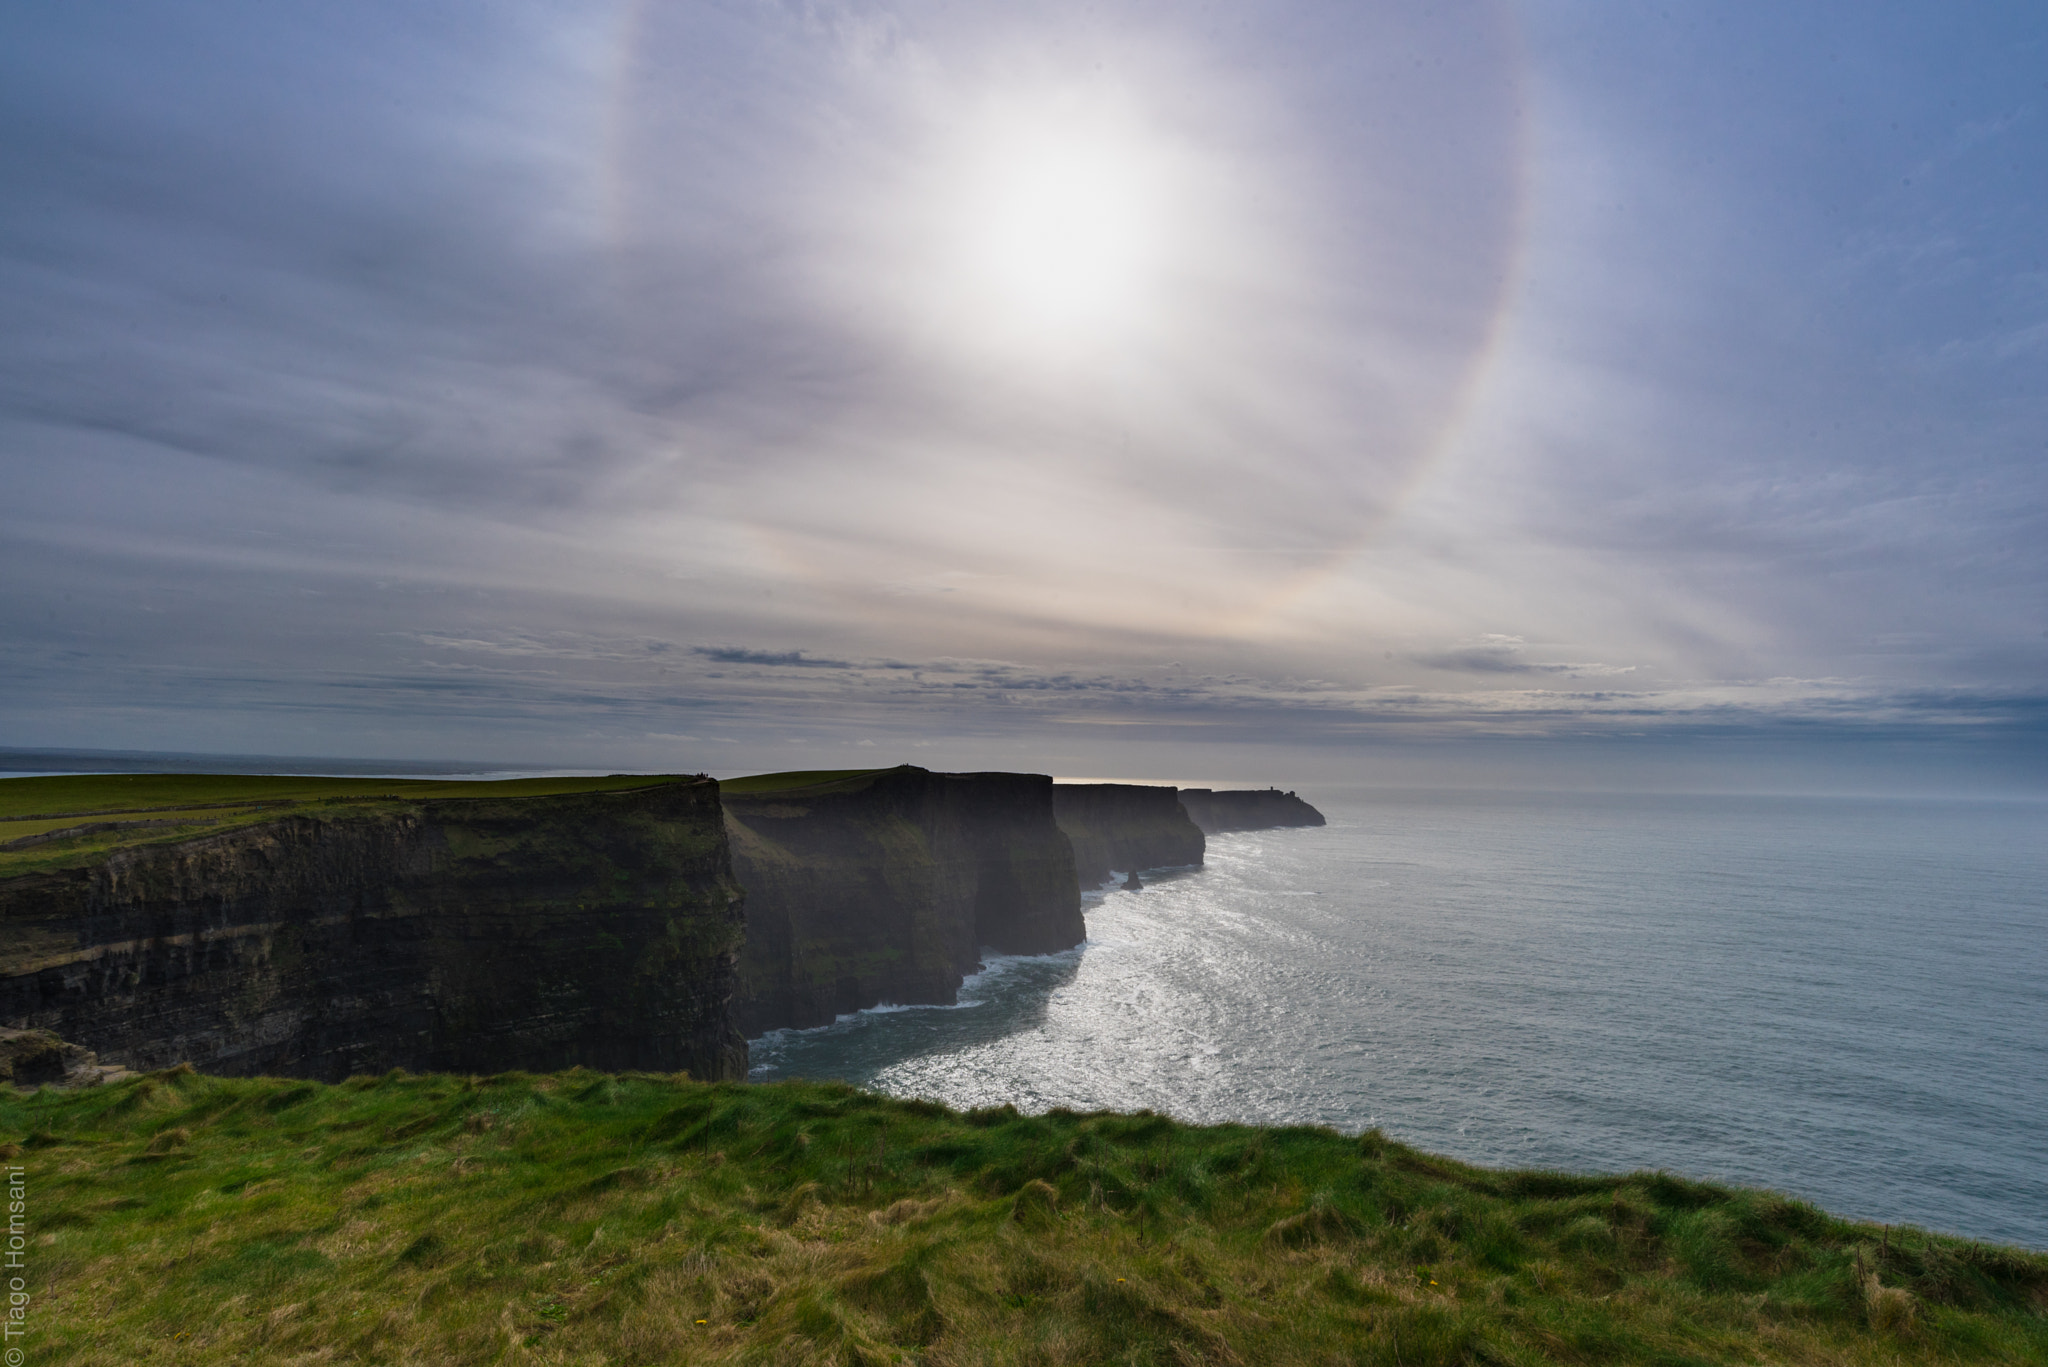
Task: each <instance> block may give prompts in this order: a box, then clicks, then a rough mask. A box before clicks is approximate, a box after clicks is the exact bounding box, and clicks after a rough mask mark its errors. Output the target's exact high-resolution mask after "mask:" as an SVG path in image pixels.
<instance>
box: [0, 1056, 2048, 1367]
mask: <svg viewBox="0 0 2048 1367" xmlns="http://www.w3.org/2000/svg"><path fill="white" fill-rule="evenodd" d="M0 1134H4V1135H5V1137H6V1138H7V1139H9V1140H11V1141H13V1144H11V1145H10V1146H9V1147H7V1148H5V1149H0V1155H5V1158H6V1163H7V1164H11V1165H19V1166H20V1167H21V1168H22V1169H24V1170H25V1176H26V1182H27V1185H26V1202H27V1212H28V1214H27V1222H28V1232H29V1249H28V1254H27V1257H26V1260H25V1261H26V1262H27V1265H28V1267H27V1271H26V1273H25V1274H24V1275H25V1276H26V1278H27V1281H28V1286H29V1293H30V1295H31V1298H32V1299H31V1302H30V1305H31V1308H30V1310H29V1312H28V1323H29V1325H30V1337H29V1338H27V1339H26V1340H10V1344H12V1343H16V1342H19V1343H21V1345H22V1346H23V1347H25V1348H26V1349H27V1350H28V1354H29V1360H30V1361H32V1362H34V1363H37V1364H52V1363H67V1364H115V1363H121V1364H127V1363H137V1362H141V1363H186V1362H201V1361H204V1362H252V1363H254V1362H260V1363H293V1362H306V1363H312V1362H320V1363H394V1364H396V1363H419V1364H427V1363H433V1364H446V1363H455V1364H467V1363H475V1364H483V1363H548V1364H609V1363H617V1364H628V1363H632V1364H643V1363H741V1362H746V1363H789V1364H799V1363H845V1364H856V1363H892V1362H893V1363H926V1364H968V1363H974V1364H982V1363H987V1364H1048V1365H1049V1364H1065V1363H1072V1364H1083V1363H1088V1364H1094V1363H1134V1364H1135V1363H1156V1364H1185V1363H1261V1364H1263V1363H1274V1364H1310V1363H1314V1364H1327V1363H1371V1364H1387V1365H1388V1367H1440V1365H1441V1364H1450V1363H1482V1362H1486V1363H1523V1364H1535V1363H1609V1362H1640V1363H1667V1364H1682V1363H1724V1362H1725V1363H1755V1362H1758V1361H1766V1362H1775V1363H1812V1364H1862V1363H1869V1364H1880V1363H1883V1364H1890V1363H1915V1362H1955V1361H1968V1362H1973V1363H1975V1362H1990V1363H2015V1364H2017V1363H2041V1362H2044V1361H2048V1257H2043V1256H2041V1255H2038V1254H2029V1253H2023V1252H2019V1251H2017V1250H2012V1249H2004V1248H1997V1247H1992V1246H1988V1245H1983V1244H1975V1243H1969V1242H1966V1241H1963V1240H1958V1239H1952V1238H1945V1237H1939V1236H1935V1235H1930V1234H1926V1233H1922V1232H1920V1231H1917V1230H1910V1229H1890V1230H1884V1229H1880V1228H1879V1227H1877V1226H1873V1225H1858V1224H1851V1223H1847V1222H1844V1221H1840V1220H1836V1219H1833V1218H1831V1217H1829V1216H1827V1215H1825V1214H1823V1213H1821V1212H1820V1211H1818V1210H1815V1209H1814V1208H1813V1207H1811V1206H1808V1205H1804V1204H1801V1203H1798V1202H1794V1201H1788V1200H1785V1199H1783V1198H1781V1197H1778V1196H1774V1195H1770V1194H1767V1193H1763V1192H1755V1191H1739V1190H1731V1189H1728V1188H1724V1187H1717V1186H1709V1185H1704V1184H1700V1183H1693V1182H1687V1181H1681V1180H1679V1179H1676V1178H1673V1177H1669V1176H1664V1175H1659V1174H1644V1173H1638V1174H1635V1175H1631V1176H1625V1177H1572V1176H1564V1175H1560V1174H1555V1173H1536V1172H1521V1173H1517V1172H1492V1171H1487V1170H1483V1169H1478V1168H1471V1167H1466V1166H1463V1165H1461V1164H1457V1163H1452V1162H1448V1161H1445V1160H1442V1159H1436V1158H1431V1157H1428V1156H1426V1155H1424V1154H1421V1153H1417V1152H1415V1151H1413V1150H1411V1149H1407V1148H1404V1147H1402V1146H1401V1145H1399V1144H1394V1143H1391V1142H1388V1141H1386V1140H1384V1139H1383V1138H1381V1137H1380V1136H1378V1135H1377V1134H1367V1135H1365V1136H1363V1137H1361V1138H1347V1137H1344V1136H1340V1135H1338V1134H1336V1133H1334V1132H1331V1131H1329V1130H1322V1129H1307V1128H1295V1129H1255V1128H1248V1127H1242V1126H1216V1127H1204V1128H1197V1127H1192V1126H1185V1125H1179V1124H1176V1123H1174V1122H1172V1121H1169V1120H1166V1119H1163V1118H1161V1117H1158V1116H1153V1115H1147V1114H1139V1115H1106V1114H1102V1115H1075V1114H1071V1113H1061V1112H1054V1113H1052V1114H1050V1115H1045V1116H1036V1117H1030V1116H1022V1115H1019V1114H1017V1113H1016V1112H1015V1111H1012V1110H1009V1109H1008V1108H1004V1109H1001V1110H992V1111H981V1112H972V1113H969V1114H966V1115H961V1114H957V1113H954V1112H950V1111H947V1110H944V1109H942V1108H940V1107H937V1106H934V1105H929V1104H925V1103H917V1102H904V1101H895V1100H888V1099H884V1098H881V1097H877V1096H873V1095H870V1094H867V1093H862V1092H859V1091H856V1090H854V1089H852V1088H850V1087H845V1086H841V1085H831V1084H809V1083H782V1084H774V1085H768V1086H747V1085H738V1084H710V1085H707V1084H694V1083H690V1082H687V1081H681V1080H676V1079H670V1078H663V1077H653V1076H636V1075H625V1076H609V1075H603V1074H595V1073H586V1072H581V1071H577V1072H571V1073H566V1074H560V1075H555V1076H549V1077H535V1076H530V1075H526V1074H516V1073H515V1074H508V1075H504V1076H500V1077H494V1078H487V1079H463V1078H453V1077H408V1076H404V1075H402V1074H392V1075H390V1076H387V1077H383V1078H359V1079H355V1080H353V1081H351V1082H349V1083H346V1084H343V1085H340V1086H334V1087H324V1086H319V1085H315V1084H312V1083H304V1082H290V1081H282V1080H275V1079H259V1080H226V1079H218V1078H209V1077H204V1076H199V1075H195V1074H192V1073H189V1072H181V1071H173V1072H170V1073H163V1074H156V1075H153V1076H151V1077H149V1078H146V1079H142V1080H137V1081H132V1082H128V1083H123V1084H119V1085H114V1086H108V1087H105V1088H101V1089H98V1090H95V1091H90V1092H83V1093H69V1094H65V1093H57V1092H53V1091H43V1092H38V1093H34V1094H31V1095H23V1094H19V1093H14V1092H11V1091H5V1090H0ZM17 1146H18V1147H17Z"/></svg>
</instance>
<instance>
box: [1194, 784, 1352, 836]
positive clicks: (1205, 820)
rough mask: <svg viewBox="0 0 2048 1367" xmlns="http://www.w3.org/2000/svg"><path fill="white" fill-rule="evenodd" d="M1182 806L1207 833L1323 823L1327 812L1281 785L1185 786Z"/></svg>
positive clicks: (1262, 829)
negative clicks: (1242, 786) (1279, 786)
mask: <svg viewBox="0 0 2048 1367" xmlns="http://www.w3.org/2000/svg"><path fill="white" fill-rule="evenodd" d="M1180 805H1181V806H1183V807H1185V808H1186V809H1187V813H1188V817H1189V819H1190V820H1192V821H1193V822H1194V823H1195V824H1196V825H1197V826H1200V827H1201V828H1202V834H1204V835H1223V834H1226V833H1228V832H1230V831H1268V830H1273V829H1274V828H1276V827H1283V826H1321V825H1323V824H1324V822H1323V814H1322V813H1321V812H1319V811H1317V810H1316V809H1315V808H1313V807H1311V806H1309V805H1308V804H1307V803H1306V802H1303V801H1302V800H1301V799H1300V798H1298V797H1296V796H1295V795H1294V794H1293V793H1283V792H1281V791H1280V790H1279V789H1278V788H1246V789H1224V790H1222V791H1220V792H1219V791H1212V790H1211V789H1208V788H1183V789H1181V790H1180Z"/></svg>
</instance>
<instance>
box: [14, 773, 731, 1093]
mask: <svg viewBox="0 0 2048 1367" xmlns="http://www.w3.org/2000/svg"><path fill="white" fill-rule="evenodd" d="M743 919H744V913H743V910H742V899H741V894H740V888H739V885H738V884H737V883H736V882H735V881H734V879H733V877H732V872H731V866H730V862H729V859H728V856H727V849H726V841H725V833H724V828H723V824H722V821H721V817H720V810H719V804H718V790H717V786H716V785H715V784H714V783H712V782H711V781H710V780H708V779H701V778H698V779H679V780H674V781H669V782H661V783H655V784H653V785H649V786H640V787H637V788H631V789H627V790H624V791H598V792H585V793H574V794H567V795H551V796H542V797H503V798H494V797H489V796H478V797H473V798H472V797H462V798H449V799H436V800H421V801H402V800H388V799H387V800H379V801H367V802H362V803H354V802H342V803H333V804H324V805H321V806H319V807H316V808H311V809H307V810H304V811H300V812H294V813H291V814H288V815H283V816H280V817H278V818H277V819H275V820H266V821H262V822H260V823H259V824H254V825H244V826H240V827H236V828H234V829H230V830H224V831H220V832H217V833H214V834H210V835H204V836H200V837H197V838H194V839H188V840H180V841H176V842H174V843H168V844H158V845H147V846H141V847H137V848H131V849H123V850H117V851H115V852H113V853H112V854H110V855H109V856H108V857H107V858H105V859H104V860H103V861H101V862H98V863H96V864H93V865H91V866H88V867H82V868H67V869H62V870H57V871H51V872H42V873H35V874H29V875H24V876H20V877H15V878H11V879H7V880H5V881H0V1023H4V1024H5V1025H7V1026H10V1027H13V1028H16V1029H30V1030H48V1031H51V1032H54V1033H55V1034H57V1035H59V1036H61V1037H63V1038H64V1039H66V1040H69V1041H71V1042H73V1043H74V1044H76V1045H78V1046H80V1047H82V1048H85V1049H89V1050H92V1051H94V1052H96V1053H98V1054H99V1055H100V1056H101V1057H102V1058H104V1059H109V1060H111V1061H114V1062H117V1063H121V1064H126V1065H128V1066H130V1067H134V1068H138V1069H139V1068H159V1067H164V1066H167V1065H170V1064H174V1063H178V1062H181V1061H190V1062H191V1063H192V1064H194V1065H195V1066H196V1067H198V1068H199V1069H201V1070H202V1071H205V1072H212V1073H221V1074H228V1075H237V1076H246V1075H252V1074H258V1073H272V1074H284V1075H289V1076H299V1077H310V1078H319V1079H326V1080H334V1079H339V1078H343V1077H347V1076H348V1075H350V1074H352V1073H362V1072H382V1071H386V1070H388V1069H391V1068H406V1069H411V1070H415V1071H426V1070H436V1071H441V1070H445V1071H460V1072H494V1071H500V1070H504V1069H512V1068H523V1069H534V1070H543V1069H559V1068H568V1067H572V1066H575V1065H578V1064H581V1065H585V1066H588V1067H592V1068H602V1069H645V1070H653V1071H663V1072H670V1071H676V1070H688V1071H689V1072H690V1073H691V1074H692V1075H694V1076H697V1077H700V1078H737V1077H744V1076H745V1073H746V1043H745V1040H744V1038H743V1037H741V1036H740V1035H738V1034H737V1033H736V1032H734V1030H733V1029H732V1027H731V1024H730V1021H729V1015H728V1012H729V1004H730V1001H731V997H732V991H733V982H734V970H735V963H736V960H737V956H738V951H739V947H740V939H741V935H742V931H743Z"/></svg>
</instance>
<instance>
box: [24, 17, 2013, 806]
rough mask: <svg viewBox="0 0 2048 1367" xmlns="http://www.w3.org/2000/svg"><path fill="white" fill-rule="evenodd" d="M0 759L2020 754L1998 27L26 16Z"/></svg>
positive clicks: (1622, 758) (1939, 764)
mask: <svg viewBox="0 0 2048 1367" xmlns="http://www.w3.org/2000/svg"><path fill="white" fill-rule="evenodd" d="M0 480H4V488H5V490H6V493H5V496H4V499H0V576H4V582H5V585H6V592H5V593H4V594H0V641H4V653H0V746H9V747H18V748H37V747H40V748H66V747H70V748H81V747H83V748H94V749H151V750H178V751H189V752H220V753H235V754H279V755H320V756H355V757H363V758H375V757H387V758H394V759H397V758H407V759H419V758H430V757H432V758H441V757H445V758H450V759H457V758H459V759H468V760H482V761H504V762H507V763H520V764H547V765H562V766H573V767H590V768H598V769H604V768H627V769H641V770H681V771H698V770H705V771H710V772H713V773H722V774H729V773H738V772H746V771H751V770H761V769H786V768H811V767H838V766H853V765H868V764H882V763H896V762H903V761H909V762H915V763H920V764H925V765H927V766H929V767H933V768H975V767H990V768H1006V769H1029V770H1037V771H1045V772H1053V773H1058V774H1063V775H1074V776H1081V775H1086V776H1098V777H1108V776H1127V777H1153V778H1164V779H1173V778H1181V779H1216V780H1232V781H1237V780H1243V781H1275V782H1280V783H1282V785H1283V786H1288V785H1289V783H1290V781H1291V780H1300V781H1322V782H1337V781H1349V780H1357V781H1372V780H1374V779H1384V780H1386V781H1390V782H1391V781H1398V782H1410V783H1426V782H1431V781H1436V780H1442V781H1446V782H1459V783H1464V782H1495V781H1498V782H1513V783H1517V784H1528V783H1539V784H1540V783H1549V782H1556V783H1571V784H1580V783H1583V784H1594V785H1609V786H1611V785H1622V786H1627V785H1631V784H1633V785H1637V786H1678V787H1684V786H1708V787H1737V788H1740V787H1743V786H1745V785H1750V786H1757V787H1784V786H1788V785H1789V786H1794V787H1798V786H1806V787H1820V788H1827V789H1830V790H1834V789H1845V790H1860V789H1864V788H1870V789H1872V790H1878V789H1886V790H1889V789H1893V788H1922V789H1930V790H1933V789H1939V790H1944V791H1947V790H1955V791H1979V790H1981V791H2020V790H2025V791H2048V743H2044V742H2048V593H2044V589H2048V8H2044V7H2042V6H2040V5H2039V4H2031V3H2025V4H2023V3H2011V4H1994V3H1985V4H1972V5H1965V6H1957V5H1952V4H1950V5H1936V4H1933V3H1919V4H1881V3H1857V4H1853V5H1852V4H1847V3H1814V4H1807V5H1799V6H1785V5H1777V4H1765V3H1746V2H1742V0H1731V2H1730V3H1723V4H1716V5H1712V6H1705V5H1683V4H1675V5H1652V4H1636V3H1627V4H1624V3H1606V4H1595V3H1585V2H1583V0H1527V2H1526V3H1508V2H1507V0H1498V2H1495V0H1488V2H1486V3H1480V2H1479V0H1470V2H1468V0H1429V2H1428V3H1423V2H1422V0H1415V2H1414V3H1397V4H1368V3H1286V2H1284V0H1244V2H1243V3H1233V4H1220V3H1217V4H1204V3H1196V2H1193V0H1177V2H1175V3H1168V2H1166V0H1091V2H1090V3H1068V2H1067V0H1048V2H1047V3H1040V4H1033V5H1030V6H1012V5H993V4H988V5H975V4H958V3H939V0H928V2H927V0H906V2H905V3H886V2H885V0H871V2H860V0H855V2H849V3H838V2H836V0H720V2H719V3H691V2H686V0H584V2H583V3H569V2H568V0H514V2H511V3H508V2H506V0H493V3H484V2H483V0H404V3H398V0H354V2H353V3H350V4H347V5H336V4H311V3H293V2H291V0H261V3H258V0H210V2H209V3H207V4H205V5H193V4H190V3H177V4H173V3H149V2H140V3H138V2H135V0H103V2H102V3H95V4H91V5H77V4H59V3H55V0H22V2H21V3H17V4H13V5H10V6H8V7H7V9H6V12H5V14H4V15H0Z"/></svg>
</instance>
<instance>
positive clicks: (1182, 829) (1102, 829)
mask: <svg viewBox="0 0 2048 1367" xmlns="http://www.w3.org/2000/svg"><path fill="white" fill-rule="evenodd" d="M1052 810H1053V817H1054V819H1055V820H1056V821H1057V822H1058V823H1059V828H1060V830H1061V831H1062V832H1063V833H1064V834H1065V835H1066V837H1067V840H1068V842H1069V843H1070V844H1072V845H1073V847H1074V872H1075V874H1076V875H1077V876H1078V877H1079V878H1080V880H1081V886H1082V887H1084V888H1092V887H1097V886H1099V885H1101V884H1102V883H1104V882H1106V881H1108V879H1109V876H1110V873H1111V872H1112V871H1118V872H1124V873H1129V872H1134V871H1136V870H1138V869H1163V868H1173V867H1178V866H1184V865H1189V864H1199V863H1201V862H1202V832H1201V829H1200V828H1199V827H1197V826H1196V825H1195V823H1194V822H1192V821H1190V820H1189V819H1188V814H1187V811H1186V809H1185V808H1183V807H1182V806H1181V804H1180V799H1179V798H1178V796H1177V795H1176V794H1175V793H1174V790H1173V789H1171V788H1162V787H1156V786H1152V785H1147V784H1141V783H1056V784H1054V785H1053V790H1052Z"/></svg>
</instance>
